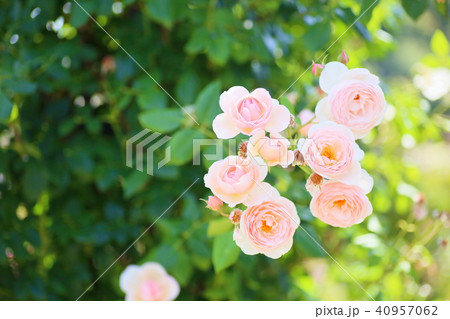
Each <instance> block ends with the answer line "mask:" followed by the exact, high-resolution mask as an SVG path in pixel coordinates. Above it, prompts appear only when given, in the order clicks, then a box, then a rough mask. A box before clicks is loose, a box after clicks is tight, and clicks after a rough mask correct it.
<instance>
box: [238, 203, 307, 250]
mask: <svg viewBox="0 0 450 319" xmlns="http://www.w3.org/2000/svg"><path fill="white" fill-rule="evenodd" d="M266 198H267V199H266V200H265V201H264V202H262V203H261V204H259V205H255V206H251V207H248V208H247V209H246V210H245V211H244V212H243V213H242V215H241V220H240V224H239V228H235V230H234V234H233V238H234V240H235V241H236V244H237V245H238V246H239V247H240V248H241V249H242V251H243V252H244V253H245V254H247V255H255V254H264V255H266V256H267V257H270V258H279V257H281V256H282V255H284V254H285V253H287V252H288V251H289V250H290V249H291V247H292V243H293V236H294V232H295V230H296V229H297V227H298V226H299V225H300V218H299V217H298V215H297V210H296V208H295V205H294V204H293V203H292V202H291V201H290V200H288V199H286V198H284V197H281V196H279V195H272V196H266Z"/></svg>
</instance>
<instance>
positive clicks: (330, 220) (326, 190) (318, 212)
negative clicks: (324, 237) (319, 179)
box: [310, 181, 372, 227]
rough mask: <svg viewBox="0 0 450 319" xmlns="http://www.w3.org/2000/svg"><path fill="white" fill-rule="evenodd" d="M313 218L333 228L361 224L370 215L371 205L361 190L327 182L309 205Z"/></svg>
mask: <svg viewBox="0 0 450 319" xmlns="http://www.w3.org/2000/svg"><path fill="white" fill-rule="evenodd" d="M310 209H311V213H312V215H313V216H315V217H317V218H319V219H320V220H321V221H323V222H324V223H327V224H329V225H331V226H334V227H349V226H352V225H355V224H359V223H361V222H362V221H363V220H364V219H365V218H366V217H367V216H369V215H370V214H372V205H371V203H370V201H369V199H368V198H367V196H366V192H365V190H364V189H363V188H361V187H359V186H355V185H347V184H343V183H340V182H337V181H327V182H325V183H323V184H322V185H321V186H320V189H319V190H318V191H317V192H315V193H314V195H313V198H312V200H311V203H310Z"/></svg>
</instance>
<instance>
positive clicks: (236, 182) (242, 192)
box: [204, 156, 273, 207]
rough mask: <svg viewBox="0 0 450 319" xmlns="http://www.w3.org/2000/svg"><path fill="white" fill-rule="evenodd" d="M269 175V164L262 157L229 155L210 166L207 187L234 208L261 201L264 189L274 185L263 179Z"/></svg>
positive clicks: (206, 180)
mask: <svg viewBox="0 0 450 319" xmlns="http://www.w3.org/2000/svg"><path fill="white" fill-rule="evenodd" d="M266 175H267V164H266V163H265V162H264V160H263V159H262V158H260V157H252V156H248V157H246V158H244V157H241V156H228V157H227V158H225V159H223V160H220V161H217V162H215V163H214V164H212V165H211V167H210V168H209V170H208V173H207V174H206V175H205V177H204V181H205V186H206V187H208V188H210V189H211V191H212V192H213V194H214V195H215V196H217V197H218V198H220V199H221V200H223V201H224V202H226V203H227V204H228V205H230V206H231V207H234V206H236V205H237V204H239V203H243V204H244V205H246V206H251V205H256V204H259V203H261V202H262V201H263V200H264V198H265V196H267V195H266V193H265V192H269V193H272V192H273V187H272V186H270V185H269V184H268V183H263V182H262V181H263V180H264V178H265V177H266Z"/></svg>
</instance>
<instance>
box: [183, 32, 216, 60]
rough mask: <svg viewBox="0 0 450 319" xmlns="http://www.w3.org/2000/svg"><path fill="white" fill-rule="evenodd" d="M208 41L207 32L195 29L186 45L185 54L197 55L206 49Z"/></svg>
mask: <svg viewBox="0 0 450 319" xmlns="http://www.w3.org/2000/svg"><path fill="white" fill-rule="evenodd" d="M209 41H210V37H209V33H208V30H206V29H203V28H199V29H195V31H194V32H193V33H192V35H191V37H190V38H189V41H188V43H187V44H186V47H185V49H186V52H187V53H190V54H194V53H198V52H200V51H202V50H204V49H205V48H206V47H207V45H208V42H209Z"/></svg>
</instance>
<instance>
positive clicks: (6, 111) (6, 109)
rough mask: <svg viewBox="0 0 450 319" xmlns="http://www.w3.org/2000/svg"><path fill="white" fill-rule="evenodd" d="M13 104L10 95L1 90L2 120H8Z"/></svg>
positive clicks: (0, 113)
mask: <svg viewBox="0 0 450 319" xmlns="http://www.w3.org/2000/svg"><path fill="white" fill-rule="evenodd" d="M12 108H13V104H12V103H11V101H10V100H9V99H8V97H7V96H6V95H5V94H3V93H2V92H0V121H7V120H8V119H9V117H10V115H11V111H12Z"/></svg>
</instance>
